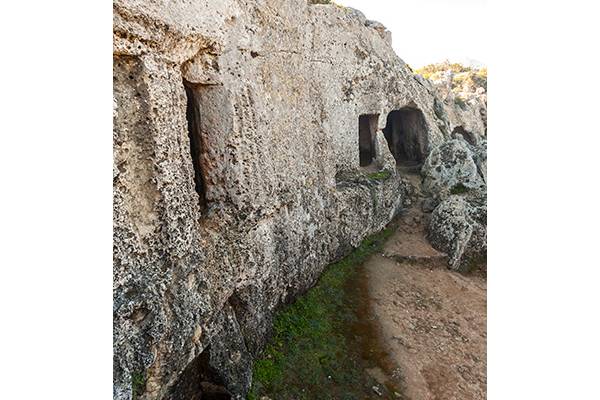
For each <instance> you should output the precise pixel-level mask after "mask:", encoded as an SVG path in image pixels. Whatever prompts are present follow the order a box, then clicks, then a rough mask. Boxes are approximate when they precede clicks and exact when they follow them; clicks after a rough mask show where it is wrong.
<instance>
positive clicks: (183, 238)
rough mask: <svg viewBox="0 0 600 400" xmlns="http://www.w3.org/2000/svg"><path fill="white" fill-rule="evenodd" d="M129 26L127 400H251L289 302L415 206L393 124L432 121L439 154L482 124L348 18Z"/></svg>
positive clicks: (165, 13)
mask: <svg viewBox="0 0 600 400" xmlns="http://www.w3.org/2000/svg"><path fill="white" fill-rule="evenodd" d="M113 15H114V35H113V38H114V39H113V61H114V64H113V84H114V91H113V92H114V100H113V104H114V107H113V117H114V128H113V143H114V171H113V211H114V213H113V218H114V221H113V224H114V267H113V268H114V275H113V296H114V311H113V320H114V331H113V333H114V335H113V338H114V343H113V346H114V397H115V398H116V399H130V398H131V397H132V393H133V391H134V389H135V392H136V395H137V397H138V398H140V399H167V398H172V399H173V400H178V397H177V393H190V391H191V392H194V393H196V392H202V391H210V392H211V393H212V392H214V393H217V392H219V393H220V392H229V393H231V394H232V395H234V396H237V398H240V396H241V397H243V396H244V392H245V391H246V390H247V388H248V386H249V382H250V376H251V375H250V374H251V372H250V361H251V358H252V356H253V355H256V354H257V353H258V352H259V351H260V350H261V348H262V347H263V346H264V343H265V341H266V340H267V338H268V336H269V332H270V329H271V320H272V316H273V313H274V312H275V310H276V309H277V307H279V306H280V305H281V304H283V303H285V302H287V301H290V300H292V299H293V298H294V297H296V296H297V295H298V294H300V293H302V292H304V291H305V290H307V289H308V288H309V287H311V286H312V285H313V284H314V282H315V281H316V279H317V278H318V276H319V275H320V274H321V272H322V271H323V268H325V266H326V265H327V264H329V263H331V262H332V261H334V260H336V259H338V258H339V257H341V256H343V255H344V254H346V253H347V252H348V251H349V250H350V249H351V248H352V247H353V246H357V245H358V244H359V243H360V242H361V240H362V239H363V238H365V237H366V236H367V235H369V234H371V233H374V232H376V231H378V230H380V229H382V228H383V227H384V226H385V225H386V224H387V223H388V222H389V221H390V219H391V218H393V217H394V215H396V214H397V213H398V212H399V210H401V209H402V208H403V207H405V206H406V204H407V202H409V201H411V199H410V197H411V193H412V192H411V188H410V184H409V183H408V182H407V181H406V180H405V179H403V178H402V177H401V176H400V174H399V173H398V172H397V171H396V169H395V160H394V157H393V156H392V154H391V152H390V150H389V146H386V141H385V140H386V139H385V137H384V135H383V132H382V129H383V128H384V127H385V124H386V116H387V115H388V113H390V112H391V111H392V110H399V109H402V108H405V107H408V108H411V109H415V110H419V112H420V113H421V114H422V116H423V127H424V128H423V131H422V133H421V134H420V135H421V137H419V138H418V139H419V143H422V144H423V151H424V152H429V151H430V150H431V148H433V147H435V146H437V145H439V144H440V143H442V142H443V141H444V140H446V139H448V138H449V135H450V133H449V132H450V130H449V128H450V127H453V126H457V125H463V126H467V127H469V126H475V125H477V123H476V122H473V119H474V118H475V117H477V114H476V111H475V110H472V109H471V108H470V107H469V106H468V105H467V108H466V110H462V111H460V112H459V111H456V110H455V107H454V105H453V104H448V103H444V102H442V101H441V100H439V99H438V97H437V95H436V93H435V90H434V89H433V88H432V86H431V85H430V84H429V83H428V82H426V81H423V80H419V79H417V78H415V77H414V75H413V73H412V72H411V71H410V69H409V68H408V67H407V66H406V64H405V63H404V62H403V61H402V60H401V59H400V58H398V57H397V56H396V55H395V54H394V52H393V50H392V48H391V47H390V45H389V40H388V38H387V36H386V35H387V33H386V32H387V31H383V34H382V32H381V31H382V28H381V27H380V26H379V25H376V24H375V25H374V24H370V23H369V24H367V23H366V20H365V18H364V16H362V17H361V16H360V15H359V14H358V13H356V12H353V11H351V10H348V9H344V8H341V7H337V6H334V5H309V4H308V3H307V2H306V0H260V1H248V0H224V1H217V2H215V1H209V0H192V1H186V2H182V1H170V2H165V1H162V0H144V1H141V0H115V2H114V14H113ZM367 25H370V26H367ZM371 26H372V27H371ZM436 101H437V104H438V105H437V107H436V110H437V114H440V115H442V119H440V117H439V115H437V114H436V112H435V111H434V104H435V103H436ZM440 110H441V112H440ZM364 114H369V115H378V118H377V120H376V124H375V125H376V129H377V132H376V134H375V137H374V139H373V140H374V146H373V148H374V154H373V160H372V163H371V164H370V165H369V166H368V167H365V168H361V167H360V166H359V141H358V131H359V128H358V125H359V116H360V115H364ZM444 116H450V117H448V118H450V119H451V121H450V119H444V118H446V117H444ZM440 121H441V123H440ZM479 124H480V123H479ZM440 126H442V127H444V129H442V128H440ZM422 136H426V137H422ZM384 171H386V172H385V173H383V172H384ZM195 377H202V379H199V380H198V379H196V378H195ZM177 390H180V391H181V392H178V391H177ZM200 394H201V393H200ZM200 394H198V395H200ZM181 396H183V395H181ZM181 396H180V397H181ZM186 400H187V399H186Z"/></svg>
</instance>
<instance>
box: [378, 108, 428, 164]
mask: <svg viewBox="0 0 600 400" xmlns="http://www.w3.org/2000/svg"><path fill="white" fill-rule="evenodd" d="M383 134H384V136H385V139H386V140H387V142H388V147H389V148H390V151H391V153H392V155H393V156H394V158H395V159H396V164H398V165H414V164H420V163H422V162H423V160H424V159H425V154H426V152H427V124H426V123H425V117H424V116H423V113H422V112H421V110H419V109H416V108H411V107H403V108H401V109H399V110H393V111H391V112H390V113H389V114H388V116H387V121H386V125H385V128H384V129H383Z"/></svg>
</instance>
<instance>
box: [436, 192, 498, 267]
mask: <svg viewBox="0 0 600 400" xmlns="http://www.w3.org/2000/svg"><path fill="white" fill-rule="evenodd" d="M428 239H429V241H430V242H431V244H432V245H433V247H435V248H436V249H438V250H441V251H443V252H445V253H446V254H448V255H449V264H450V267H451V268H452V269H455V270H457V271H461V272H468V271H469V270H470V269H472V268H474V267H475V266H477V264H479V263H481V262H482V261H483V259H484V258H485V256H486V253H487V204H486V198H485V193H478V194H477V195H474V196H460V195H451V196H450V197H448V198H447V199H445V200H444V201H442V202H441V203H440V205H439V206H438V207H437V208H436V209H435V210H434V211H433V214H432V215H431V221H430V224H429V237H428Z"/></svg>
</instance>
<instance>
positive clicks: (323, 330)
mask: <svg viewBox="0 0 600 400" xmlns="http://www.w3.org/2000/svg"><path fill="white" fill-rule="evenodd" d="M392 233H393V228H392V227H391V226H390V227H388V228H386V229H384V230H383V231H381V232H379V233H377V234H375V235H372V236H370V237H368V238H367V239H365V240H364V241H363V242H362V243H361V245H360V246H359V247H358V248H356V249H355V250H354V251H353V252H352V253H351V254H349V255H348V256H347V257H345V258H344V259H342V260H341V261H339V262H336V263H334V264H331V265H329V266H328V267H327V268H326V269H325V271H324V273H323V274H322V275H321V277H320V279H319V281H318V282H317V284H316V285H315V286H314V287H313V288H312V289H310V290H309V291H308V292H307V293H306V294H304V295H303V296H301V297H299V298H298V299H297V300H296V301H295V302H294V303H292V304H290V305H289V306H287V307H285V308H284V309H282V310H281V311H280V312H279V313H278V314H277V315H276V317H275V320H274V326H273V337H272V339H271V340H270V342H269V344H268V345H267V347H266V349H265V350H264V352H263V354H262V358H260V359H258V360H256V361H255V363H254V371H253V377H254V378H253V385H252V389H251V391H250V393H249V395H248V399H249V400H254V399H259V398H260V397H261V396H265V395H266V396H269V397H270V398H273V399H281V400H286V399H290V400H291V399H294V400H301V399H306V400H308V399H317V398H318V399H334V398H335V399H348V400H349V399H356V400H359V399H362V398H364V395H365V392H364V390H365V388H367V390H371V389H370V388H371V386H372V384H374V382H372V378H371V377H369V376H368V374H365V366H364V362H365V361H364V360H363V359H362V358H361V354H360V350H359V349H357V347H358V346H356V345H355V344H354V343H352V339H351V337H352V335H351V334H350V335H349V331H350V330H351V329H350V328H349V327H350V326H351V324H352V323H354V322H355V321H356V320H357V319H358V317H357V314H356V307H354V306H353V304H355V303H356V301H357V300H356V297H357V296H356V288H352V287H351V288H350V293H349V285H348V283H349V282H352V281H351V278H352V277H353V276H355V274H357V270H358V268H357V266H358V265H360V264H361V263H363V262H364V261H365V260H366V259H367V257H369V256H370V255H371V254H373V253H374V252H376V251H378V250H380V249H381V247H382V245H383V243H384V242H385V240H386V239H387V238H388V237H389V236H390V235H391V234H392ZM350 286H351V285H350Z"/></svg>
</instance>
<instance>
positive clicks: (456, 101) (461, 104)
mask: <svg viewBox="0 0 600 400" xmlns="http://www.w3.org/2000/svg"><path fill="white" fill-rule="evenodd" d="M454 104H456V105H457V106H459V107H460V108H462V109H463V110H464V109H466V107H467V104H466V103H465V101H464V100H463V99H461V98H460V97H458V96H455V97H454Z"/></svg>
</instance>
